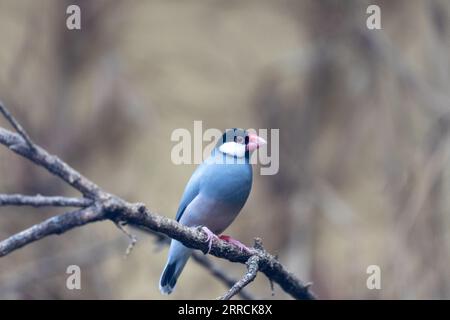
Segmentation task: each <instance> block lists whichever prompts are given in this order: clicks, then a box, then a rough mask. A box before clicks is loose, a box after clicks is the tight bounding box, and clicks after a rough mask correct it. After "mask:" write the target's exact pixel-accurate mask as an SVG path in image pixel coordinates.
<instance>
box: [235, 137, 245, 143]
mask: <svg viewBox="0 0 450 320" xmlns="http://www.w3.org/2000/svg"><path fill="white" fill-rule="evenodd" d="M236 142H237V143H240V144H243V143H244V137H242V136H237V137H236Z"/></svg>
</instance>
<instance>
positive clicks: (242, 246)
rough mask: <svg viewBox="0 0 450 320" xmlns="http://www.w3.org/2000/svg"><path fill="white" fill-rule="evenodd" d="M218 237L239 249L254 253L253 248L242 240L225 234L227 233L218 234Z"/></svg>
mask: <svg viewBox="0 0 450 320" xmlns="http://www.w3.org/2000/svg"><path fill="white" fill-rule="evenodd" d="M219 239H221V240H223V241H226V242H228V243H230V244H232V245H234V246H236V247H238V248H239V249H240V250H241V251H246V252H247V253H254V252H255V251H254V249H252V248H249V247H247V246H246V245H245V244H243V243H242V242H240V241H238V240H236V239H233V238H232V237H230V236H227V235H224V234H223V235H221V236H219Z"/></svg>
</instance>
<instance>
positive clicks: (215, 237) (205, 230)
mask: <svg viewBox="0 0 450 320" xmlns="http://www.w3.org/2000/svg"><path fill="white" fill-rule="evenodd" d="M202 230H203V231H204V232H205V233H206V235H207V236H208V237H207V238H206V241H207V242H208V252H207V254H208V253H209V252H210V251H211V246H212V242H213V239H216V240H218V239H219V237H218V236H217V235H215V234H214V232H212V231H211V230H209V229H208V228H207V227H202Z"/></svg>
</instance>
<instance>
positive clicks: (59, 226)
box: [0, 207, 104, 257]
mask: <svg viewBox="0 0 450 320" xmlns="http://www.w3.org/2000/svg"><path fill="white" fill-rule="evenodd" d="M102 219H104V213H103V212H102V211H101V210H99V208H98V207H88V208H84V209H80V210H77V211H71V212H66V213H63V214H61V215H59V216H55V217H52V218H49V219H47V220H45V221H43V222H41V223H39V224H36V225H34V226H32V227H30V228H28V229H25V230H24V231H22V232H19V233H17V234H15V235H13V236H11V237H9V238H8V239H6V240H3V241H1V242H0V257H3V256H6V255H7V254H9V253H11V252H13V251H15V250H17V249H19V248H22V247H24V246H26V245H27V244H30V243H33V242H35V241H38V240H40V239H42V238H44V237H47V236H49V235H54V234H61V233H64V232H66V231H68V230H71V229H73V228H75V227H79V226H82V225H85V224H86V223H89V222H94V221H98V220H102Z"/></svg>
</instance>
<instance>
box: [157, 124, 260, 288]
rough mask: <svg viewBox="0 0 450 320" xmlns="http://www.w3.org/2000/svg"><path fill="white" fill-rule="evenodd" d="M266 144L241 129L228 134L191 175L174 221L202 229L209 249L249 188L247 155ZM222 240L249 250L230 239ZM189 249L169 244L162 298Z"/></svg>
mask: <svg viewBox="0 0 450 320" xmlns="http://www.w3.org/2000/svg"><path fill="white" fill-rule="evenodd" d="M263 144H266V141H265V140H264V139H262V138H261V137H259V136H257V135H256V134H253V133H249V132H247V131H246V130H243V129H230V130H227V131H226V132H225V133H224V134H223V136H222V138H221V139H219V141H218V142H217V144H216V146H215V148H214V149H213V150H212V152H211V155H210V157H209V158H208V159H206V160H205V161H204V162H203V163H202V164H201V165H199V166H198V167H197V169H196V170H195V171H194V173H193V174H192V176H191V178H190V180H189V182H188V183H187V185H186V188H185V190H184V194H183V196H182V198H181V201H180V205H179V208H178V211H177V214H176V220H177V221H178V222H180V223H181V224H183V225H185V226H189V227H195V226H201V227H202V229H203V230H204V231H205V232H206V233H207V235H208V241H209V246H210V248H211V242H212V239H213V238H217V236H216V234H220V233H222V232H223V231H224V230H225V229H226V228H227V227H228V226H229V225H230V224H231V223H232V222H233V220H234V219H235V218H236V216H237V215H238V214H239V212H240V211H241V209H242V207H243V206H244V204H245V202H246V201H247V198H248V196H249V194H250V190H251V188H252V180H253V174H252V167H251V164H250V161H249V159H250V155H251V153H252V152H253V151H255V150H256V149H258V148H259V147H260V146H261V145H263ZM219 238H220V239H222V240H225V241H228V242H230V243H232V244H234V245H237V246H238V247H240V248H241V249H246V250H248V248H247V247H245V246H244V245H243V244H241V243H240V242H239V241H237V240H234V239H232V238H231V237H229V236H220V237H219ZM191 253H192V249H190V248H187V247H185V246H184V245H183V244H182V243H181V242H179V241H177V240H172V242H171V245H170V249H169V256H168V259H167V263H166V266H165V268H164V271H163V273H162V275H161V279H160V281H159V289H160V291H161V293H163V294H170V293H171V292H172V291H173V289H174V287H175V284H176V282H177V279H178V277H179V276H180V274H181V271H183V268H184V266H185V265H186V262H187V261H188V259H189V257H190V255H191Z"/></svg>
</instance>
